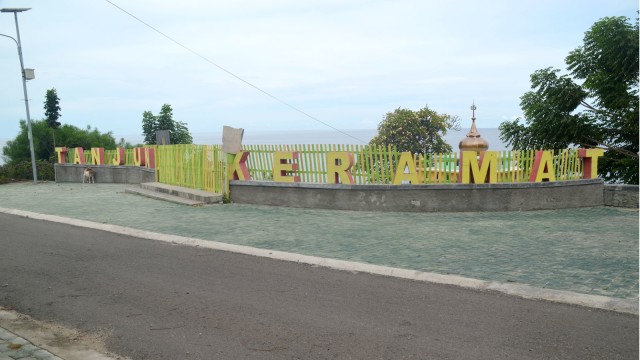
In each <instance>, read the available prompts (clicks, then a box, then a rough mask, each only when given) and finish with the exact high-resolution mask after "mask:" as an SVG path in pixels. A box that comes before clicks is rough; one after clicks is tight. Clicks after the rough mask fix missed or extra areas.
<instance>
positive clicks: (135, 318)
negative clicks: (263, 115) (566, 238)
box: [0, 214, 638, 360]
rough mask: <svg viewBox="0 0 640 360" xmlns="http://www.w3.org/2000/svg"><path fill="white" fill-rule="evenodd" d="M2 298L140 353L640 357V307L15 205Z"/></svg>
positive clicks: (0, 226)
mask: <svg viewBox="0 0 640 360" xmlns="http://www.w3.org/2000/svg"><path fill="white" fill-rule="evenodd" d="M220 231H223V230H222V229H221V230H220ZM0 305H3V306H7V307H11V308H14V309H15V310H17V311H18V312H21V313H25V314H28V315H31V316H32V317H34V318H36V319H39V320H45V321H53V322H56V323H59V324H61V325H64V326H68V327H72V328H76V329H78V330H81V331H88V332H94V333H102V334H107V335H108V337H107V346H108V349H109V350H110V351H112V352H114V353H117V354H121V355H127V356H130V357H131V358H133V359H171V360H174V359H500V358H510V359H638V316H635V315H628V314H621V313H614V312H607V311H601V310H593V309H586V308H581V307H576V306H570V305H564V304H555V303H550V302H544V301H531V300H523V299H519V298H516V297H511V296H507V295H503V294H497V293H490V292H479V291H473V290H467V289H461V288H457V287H454V286H447V285H436V284H427V283H421V282H414V281H408V280H400V279H396V278H387V277H381V276H374V275H369V274H361V273H360V274H354V273H349V272H344V271H337V270H330V269H325V268H319V267H312V266H308V265H301V264H296V263H290V262H283V261H276V260H271V259H265V258H258V257H252V256H248V255H239V254H233V253H227V252H221V251H214V250H210V249H202V248H196V247H187V246H177V245H171V244H168V243H164V242H157V241H152V240H143V239H138V238H133V237H127V236H123V235H116V234H111V233H106V232H101V231H96V230H88V229H83V228H76V227H71V226H68V225H64V224H57V223H49V222H45V221H39V220H33V219H25V218H21V217H16V216H12V215H7V214H0Z"/></svg>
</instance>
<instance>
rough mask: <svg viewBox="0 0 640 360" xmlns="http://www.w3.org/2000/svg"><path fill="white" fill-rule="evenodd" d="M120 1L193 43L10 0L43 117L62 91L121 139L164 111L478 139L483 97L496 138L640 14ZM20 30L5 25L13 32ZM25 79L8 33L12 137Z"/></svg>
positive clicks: (598, 9)
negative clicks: (583, 53)
mask: <svg viewBox="0 0 640 360" xmlns="http://www.w3.org/2000/svg"><path fill="white" fill-rule="evenodd" d="M111 2H112V3H113V4H116V5H118V6H120V7H121V8H122V9H124V10H126V11H127V12H129V13H130V14H132V15H134V16H135V17H137V18H138V19H140V20H142V21H144V22H145V23H147V24H149V25H151V26H153V27H154V28H156V29H157V30H159V31H160V32H162V33H164V34H165V35H167V36H168V37H170V38H171V39H173V40H175V41H176V42H178V43H179V44H176V43H175V42H172V41H171V40H169V39H167V38H166V37H164V36H163V35H161V34H159V33H158V32H156V31H154V30H152V29H151V28H149V27H147V26H146V25H145V24H143V23H141V22H140V21H138V20H136V19H135V18H134V17H132V16H131V15H129V14H127V13H125V12H123V11H122V10H121V9H118V8H117V7H116V6H114V5H113V4H111V3H110V2H108V1H105V0H56V1H51V0H0V7H1V8H12V7H30V8H32V9H31V10H30V11H27V12H23V13H21V14H19V15H18V20H19V25H20V35H21V38H22V46H23V55H24V61H25V67H27V68H35V74H36V79H35V80H31V81H29V82H28V84H27V86H28V92H29V99H30V110H31V117H32V119H42V118H43V117H44V110H43V102H44V98H45V93H46V91H47V89H50V88H54V87H55V88H56V90H57V92H58V95H59V97H60V99H61V102H60V105H61V107H62V117H61V119H60V120H61V121H62V122H63V123H66V124H73V125H76V126H79V127H83V128H84V127H86V126H87V125H91V126H92V127H93V128H98V129H99V130H100V131H103V132H106V131H112V132H113V133H114V134H115V135H116V136H121V135H128V134H140V133H141V119H142V113H143V112H144V111H145V110H150V111H152V112H153V113H154V114H157V113H158V111H159V110H160V108H161V107H162V105H163V104H165V103H168V104H171V106H172V107H173V110H174V119H175V120H179V121H183V122H186V123H187V124H188V127H189V129H190V131H191V132H192V133H202V132H218V131H221V129H222V126H223V125H229V126H234V127H242V128H244V129H245V131H246V132H251V131H264V130H273V131H289V130H330V128H328V127H327V126H326V125H324V124H323V123H321V122H324V123H326V124H329V125H330V126H333V127H335V128H339V129H342V130H345V131H347V132H348V130H350V129H375V128H376V127H377V125H378V123H379V122H380V120H381V119H382V118H383V117H384V115H385V113H387V112H390V111H393V110H394V109H396V108H398V107H403V108H409V109H413V110H418V109H420V108H422V107H423V106H425V105H428V106H429V107H430V108H431V109H433V110H435V111H438V112H441V113H447V114H451V115H457V116H459V117H460V118H461V119H462V121H463V122H462V124H463V128H468V126H469V125H470V117H471V112H470V110H469V107H470V106H471V103H472V101H475V103H476V106H477V111H476V117H477V121H478V126H479V127H481V128H495V127H498V125H499V124H500V123H501V122H502V121H505V120H511V119H513V118H515V117H519V116H521V110H520V106H519V103H520V97H521V96H522V94H523V93H525V92H526V91H528V90H529V88H530V83H529V76H530V75H531V73H532V72H534V71H535V70H537V69H542V68H546V67H549V66H553V67H560V68H563V69H564V58H565V57H566V56H567V54H568V53H569V51H571V50H573V49H575V48H576V47H577V46H579V45H580V44H581V43H582V39H583V37H584V32H585V31H587V30H588V29H589V27H590V26H591V25H592V24H593V23H594V22H596V21H597V20H599V19H600V18H602V17H606V16H627V17H629V18H631V19H632V21H634V22H635V18H636V15H637V11H638V2H637V0H597V1H596V0H583V1H575V0H517V1H516V0H504V1H502V0H491V1H489V0H486V1H482V0H475V1H471V0H469V1H466V0H450V1H443V0H439V1H434V0H416V1H410V0H393V1H391V0H234V1H230V0H225V1H218V0H210V1H204V0H201V1H196V0H180V1H177V0H173V1H164V0H129V1H124V0H111ZM15 31H16V30H15V24H14V19H13V15H12V14H6V13H2V14H0V34H5V35H9V36H13V37H15ZM185 47H186V48H188V49H190V50H191V51H192V52H191V51H189V50H187V49H185ZM194 52H195V54H194ZM214 64H215V65H214ZM220 67H222V68H223V69H225V70H226V71H225V70H222V69H220ZM19 70H20V65H19V61H18V56H17V51H16V46H15V44H14V43H13V42H12V41H11V40H10V39H7V38H4V37H0V138H13V137H15V135H16V134H17V133H18V129H19V127H18V121H19V120H20V119H25V118H26V116H25V108H24V102H23V101H22V99H23V93H22V82H21V75H20V71H19ZM229 72H230V73H231V74H230V73H229ZM238 78H241V79H242V80H244V81H246V82H248V83H250V84H252V85H253V86H255V87H257V88H259V89H261V90H262V91H264V92H267V93H268V94H270V95H271V96H273V97H275V98H277V99H279V100H280V101H283V102H285V103H287V104H289V105H291V106H293V107H295V108H297V109H300V110H302V111H303V112H305V113H306V114H309V115H311V116H312V117H314V118H316V119H318V120H320V121H321V122H318V121H316V120H313V119H311V118H310V117H308V116H306V115H304V114H302V113H300V112H298V111H296V110H294V109H292V108H291V107H289V106H287V105H285V104H283V103H281V102H279V101H278V100H275V99H274V98H272V97H270V96H268V95H265V94H264V93H263V92H260V91H259V90H256V89H255V88H254V87H252V86H251V85H248V84H247V83H245V82H243V81H241V80H239V79H238Z"/></svg>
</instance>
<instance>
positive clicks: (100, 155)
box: [91, 148, 104, 165]
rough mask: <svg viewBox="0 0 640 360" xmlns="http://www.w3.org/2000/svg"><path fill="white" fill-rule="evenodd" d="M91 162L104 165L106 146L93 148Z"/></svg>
mask: <svg viewBox="0 0 640 360" xmlns="http://www.w3.org/2000/svg"><path fill="white" fill-rule="evenodd" d="M91 164H93V165H104V148H91Z"/></svg>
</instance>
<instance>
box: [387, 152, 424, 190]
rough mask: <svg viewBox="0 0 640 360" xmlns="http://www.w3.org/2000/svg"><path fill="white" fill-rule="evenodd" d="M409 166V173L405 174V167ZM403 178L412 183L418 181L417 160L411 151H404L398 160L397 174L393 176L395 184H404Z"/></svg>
mask: <svg viewBox="0 0 640 360" xmlns="http://www.w3.org/2000/svg"><path fill="white" fill-rule="evenodd" d="M405 168H408V169H409V173H407V174H405V173H404V169H405ZM402 180H408V181H409V182H411V183H412V184H417V183H418V171H417V170H416V162H415V161H414V160H413V155H412V154H411V153H410V152H406V151H405V152H403V153H402V154H401V155H400V160H398V168H397V169H396V175H395V176H394V177H393V185H400V184H402Z"/></svg>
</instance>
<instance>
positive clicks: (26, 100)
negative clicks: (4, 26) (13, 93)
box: [0, 8, 38, 184]
mask: <svg viewBox="0 0 640 360" xmlns="http://www.w3.org/2000/svg"><path fill="white" fill-rule="evenodd" d="M27 10H31V8H4V9H0V12H3V13H13V17H14V19H15V20H16V35H17V37H18V40H16V39H14V38H13V37H11V36H8V35H3V34H0V35H1V36H4V37H8V38H10V39H12V40H13V41H14V42H15V43H16V45H18V57H20V71H21V72H22V88H23V89H24V106H25V108H26V109H27V131H28V132H27V134H28V136H29V151H30V152H31V168H32V169H33V183H34V184H37V183H38V174H37V172H36V156H35V154H34V152H33V135H32V132H31V116H30V115H29V97H28V96H27V80H31V79H33V78H34V76H33V69H28V70H30V71H29V74H28V76H27V73H26V72H25V69H24V62H23V61H22V44H21V42H20V29H19V28H18V13H19V12H23V11H27Z"/></svg>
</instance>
